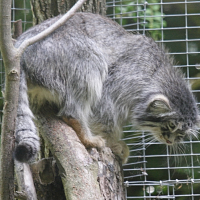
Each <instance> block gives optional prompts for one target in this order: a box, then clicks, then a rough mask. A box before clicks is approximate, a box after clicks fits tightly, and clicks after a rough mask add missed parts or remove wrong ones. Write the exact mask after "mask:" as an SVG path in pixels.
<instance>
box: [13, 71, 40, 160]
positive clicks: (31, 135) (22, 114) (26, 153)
mask: <svg viewBox="0 0 200 200" xmlns="http://www.w3.org/2000/svg"><path fill="white" fill-rule="evenodd" d="M33 119H34V116H33V113H32V111H31V110H30V107H29V101H28V94H27V82H26V77H25V73H24V71H23V70H22V69H21V77H20V86H19V103H18V110H17V120H16V131H15V141H16V143H17V145H16V148H15V152H14V157H15V159H16V160H18V161H20V162H29V161H31V160H33V159H34V158H35V157H36V154H37V152H38V151H39V149H40V143H39V137H38V135H37V130H36V127H35V124H34V122H33Z"/></svg>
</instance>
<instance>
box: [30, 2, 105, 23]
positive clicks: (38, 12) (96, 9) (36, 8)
mask: <svg viewBox="0 0 200 200" xmlns="http://www.w3.org/2000/svg"><path fill="white" fill-rule="evenodd" d="M75 3H76V0H52V1H49V0H31V4H32V8H33V9H32V10H33V23H34V24H39V23H41V22H42V21H44V20H46V19H48V18H51V17H54V16H57V15H59V14H64V13H66V12H67V11H68V10H69V9H70V8H71V7H72V6H73V5H74V4H75ZM80 11H82V12H92V13H97V14H101V15H105V14H106V1H105V0H88V1H87V2H86V3H84V4H83V6H82V8H81V9H80Z"/></svg>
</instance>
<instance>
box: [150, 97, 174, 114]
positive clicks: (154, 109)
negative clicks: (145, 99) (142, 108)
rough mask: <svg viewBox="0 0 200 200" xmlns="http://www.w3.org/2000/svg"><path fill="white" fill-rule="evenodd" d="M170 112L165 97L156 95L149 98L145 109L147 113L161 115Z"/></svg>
mask: <svg viewBox="0 0 200 200" xmlns="http://www.w3.org/2000/svg"><path fill="white" fill-rule="evenodd" d="M170 110H171V107H170V105H169V100H168V98H167V97H166V96H164V95H162V94H157V95H155V96H153V97H151V99H150V101H149V103H148V107H147V112H150V113H155V114H161V113H162V114H163V113H166V112H170Z"/></svg>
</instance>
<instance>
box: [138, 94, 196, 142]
mask: <svg viewBox="0 0 200 200" xmlns="http://www.w3.org/2000/svg"><path fill="white" fill-rule="evenodd" d="M177 103H178V102H177V101H175V100H174V101H173V100H172V99H170V98H168V97H167V96H166V95H163V94H153V95H151V96H150V97H149V98H148V100H147V101H146V102H145V103H144V104H146V105H143V108H144V110H143V111H144V112H143V114H142V115H140V117H139V118H138V124H139V127H140V128H141V129H143V130H147V131H150V132H151V133H153V135H154V137H155V138H156V139H157V140H158V141H160V142H162V143H165V144H167V145H174V144H176V143H179V142H181V141H183V140H184V137H186V136H189V135H191V134H192V135H194V136H196V137H197V130H196V129H197V126H196V125H197V123H198V110H197V106H196V102H195V100H194V98H193V96H192V95H190V97H188V98H186V99H185V101H184V102H182V104H180V105H177ZM179 103H180V102H179Z"/></svg>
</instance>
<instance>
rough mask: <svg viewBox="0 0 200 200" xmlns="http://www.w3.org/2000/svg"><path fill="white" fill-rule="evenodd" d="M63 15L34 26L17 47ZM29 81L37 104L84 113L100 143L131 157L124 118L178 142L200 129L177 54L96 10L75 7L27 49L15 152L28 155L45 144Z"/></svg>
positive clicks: (19, 156)
mask: <svg viewBox="0 0 200 200" xmlns="http://www.w3.org/2000/svg"><path fill="white" fill-rule="evenodd" d="M58 18H60V16H58V17H55V18H52V19H50V20H47V21H45V22H43V23H42V24H40V25H37V26H35V27H33V28H31V29H29V30H28V31H26V32H25V33H23V34H22V35H21V36H20V37H19V38H18V40H17V42H16V45H15V46H16V47H18V46H19V45H20V44H21V43H22V42H23V41H24V40H25V39H26V38H30V37H32V36H34V35H36V34H38V33H39V32H41V31H42V30H44V29H45V28H47V27H49V26H50V25H51V24H53V23H54V22H55V21H56V20H57V19H58ZM26 81H27V82H26ZM27 83H28V84H27ZM27 85H28V93H29V97H30V103H31V104H32V105H34V106H35V107H36V108H37V109H39V107H40V106H41V105H42V104H44V102H45V101H49V102H50V103H52V102H53V103H55V104H56V105H57V107H58V109H59V112H58V115H59V116H64V117H72V118H74V119H77V120H78V121H79V122H80V124H81V126H82V127H83V130H84V131H85V134H86V136H87V138H88V139H89V140H90V141H92V142H93V143H94V144H95V146H97V147H101V146H103V145H104V140H105V141H106V145H107V146H110V147H111V149H112V150H113V152H114V153H115V154H117V155H119V156H120V157H121V158H122V159H123V161H124V162H125V161H126V159H127V156H128V148H127V147H126V145H125V144H124V143H123V142H120V141H119V140H120V139H121V137H122V127H123V125H125V124H127V123H132V124H133V125H134V126H136V127H138V128H140V129H145V130H149V131H151V132H153V134H154V136H155V138H156V139H158V140H159V141H162V142H164V143H166V144H170V145H172V144H175V143H177V142H179V141H180V140H182V138H183V137H184V136H185V135H186V134H191V133H194V131H193V130H195V125H196V123H197V121H198V110H197V107H196V102H195V99H194V97H193V95H192V93H191V91H190V89H189V87H188V85H187V83H186V82H185V81H184V80H183V74H182V73H181V71H180V70H179V69H177V68H174V67H173V59H171V58H169V56H168V55H166V53H165V51H164V50H162V49H161V48H160V47H159V46H158V45H157V44H156V43H155V42H154V41H153V40H152V39H151V38H149V37H146V36H143V35H140V34H131V33H127V32H126V31H125V30H124V29H123V28H122V27H120V26H119V25H118V24H116V23H115V22H112V21H111V20H109V19H107V18H105V17H102V16H99V15H94V14H90V13H77V14H75V15H74V16H73V17H72V18H71V19H70V20H68V21H67V22H66V24H65V25H63V26H61V27H60V28H58V29H57V30H56V31H54V32H53V33H52V34H50V35H49V36H48V37H46V38H45V39H43V40H41V41H39V42H37V43H35V44H33V45H31V46H29V47H28V48H27V49H26V51H25V52H24V54H23V56H22V59H21V84H20V95H19V108H18V118H17V129H16V141H17V142H18V146H17V148H16V153H15V157H16V159H18V160H20V161H22V162H27V161H29V160H31V159H32V158H33V157H34V156H35V154H36V152H37V151H38V150H39V139H38V136H37V134H36V128H35V125H34V123H33V121H32V119H33V114H32V112H31V110H30V108H29V103H28V97H27ZM95 135H96V136H95ZM99 136H101V137H102V138H103V139H100V137H99ZM95 137H96V138H97V139H96V140H95ZM26 147H27V148H26ZM24 149H25V150H24Z"/></svg>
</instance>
